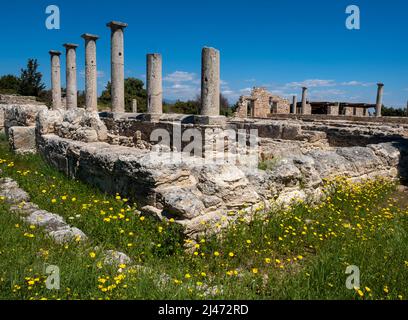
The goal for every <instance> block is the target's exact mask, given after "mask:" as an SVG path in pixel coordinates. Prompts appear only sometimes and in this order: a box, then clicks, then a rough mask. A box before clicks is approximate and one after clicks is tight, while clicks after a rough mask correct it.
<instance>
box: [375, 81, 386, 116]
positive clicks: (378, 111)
mask: <svg viewBox="0 0 408 320" xmlns="http://www.w3.org/2000/svg"><path fill="white" fill-rule="evenodd" d="M377 86H378V88H377V103H376V105H375V116H376V117H381V109H382V101H383V93H384V84H382V83H377Z"/></svg>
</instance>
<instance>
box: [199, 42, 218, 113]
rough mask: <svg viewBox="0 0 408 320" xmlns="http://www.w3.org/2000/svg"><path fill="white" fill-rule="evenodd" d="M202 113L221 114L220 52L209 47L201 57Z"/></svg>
mask: <svg viewBox="0 0 408 320" xmlns="http://www.w3.org/2000/svg"><path fill="white" fill-rule="evenodd" d="M201 115H203V116H219V115H220V52H219V51H218V50H216V49H214V48H207V47H205V48H203V50H202V57H201Z"/></svg>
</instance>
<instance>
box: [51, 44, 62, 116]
mask: <svg viewBox="0 0 408 320" xmlns="http://www.w3.org/2000/svg"><path fill="white" fill-rule="evenodd" d="M50 55H51V85H52V109H53V110H58V109H61V108H62V103H61V60H60V55H61V52H59V51H54V50H51V51H50Z"/></svg>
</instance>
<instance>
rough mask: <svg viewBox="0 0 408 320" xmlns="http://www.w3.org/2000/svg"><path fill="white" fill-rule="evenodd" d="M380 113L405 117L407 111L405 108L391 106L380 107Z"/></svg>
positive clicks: (386, 115)
mask: <svg viewBox="0 0 408 320" xmlns="http://www.w3.org/2000/svg"><path fill="white" fill-rule="evenodd" d="M381 115H382V116H384V117H406V116H407V112H406V110H405V109H397V108H393V107H386V106H384V107H382V109H381Z"/></svg>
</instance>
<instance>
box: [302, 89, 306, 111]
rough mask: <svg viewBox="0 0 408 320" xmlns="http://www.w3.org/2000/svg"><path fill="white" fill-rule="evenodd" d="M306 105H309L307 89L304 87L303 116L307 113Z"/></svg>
mask: <svg viewBox="0 0 408 320" xmlns="http://www.w3.org/2000/svg"><path fill="white" fill-rule="evenodd" d="M306 104H307V88H306V87H303V88H302V110H301V113H302V114H306V113H307V112H306V108H307V106H306Z"/></svg>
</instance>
